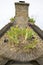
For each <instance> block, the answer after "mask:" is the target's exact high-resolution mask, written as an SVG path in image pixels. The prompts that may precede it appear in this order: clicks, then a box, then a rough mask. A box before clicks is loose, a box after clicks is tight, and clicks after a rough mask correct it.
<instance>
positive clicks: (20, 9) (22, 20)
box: [15, 1, 29, 27]
mask: <svg viewBox="0 0 43 65" xmlns="http://www.w3.org/2000/svg"><path fill="white" fill-rule="evenodd" d="M28 6H29V4H28V3H25V1H19V2H16V3H15V14H16V15H15V21H16V25H18V26H19V27H26V26H27V24H28Z"/></svg>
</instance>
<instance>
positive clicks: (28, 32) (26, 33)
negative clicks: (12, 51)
mask: <svg viewBox="0 0 43 65" xmlns="http://www.w3.org/2000/svg"><path fill="white" fill-rule="evenodd" d="M34 34H35V32H34V31H33V30H32V29H29V28H23V29H20V28H19V27H18V26H16V27H11V28H10V30H9V31H8V32H7V35H8V37H9V39H10V41H12V42H13V43H14V44H19V42H20V40H19V36H20V38H21V37H24V40H25V41H26V40H27V39H31V38H32V36H33V35H34ZM35 43H36V40H34V41H33V42H32V44H29V45H28V46H26V48H33V47H34V45H35Z"/></svg>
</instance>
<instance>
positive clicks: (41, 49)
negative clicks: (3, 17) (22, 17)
mask: <svg viewBox="0 0 43 65" xmlns="http://www.w3.org/2000/svg"><path fill="white" fill-rule="evenodd" d="M12 25H13V23H9V24H7V25H6V26H5V27H4V28H3V29H1V31H0V56H2V57H6V58H9V59H13V60H16V61H30V60H34V59H36V58H38V57H40V56H41V55H43V40H42V39H43V32H42V31H41V29H40V28H39V27H37V26H36V25H32V24H29V26H30V27H31V28H32V29H33V30H34V31H35V32H36V33H37V39H38V40H39V43H38V44H37V46H36V48H35V49H31V52H29V53H25V52H23V51H18V52H16V51H15V48H13V50H12V49H10V47H9V45H8V43H4V42H3V41H2V40H3V38H4V34H5V33H6V31H8V29H9V28H10V27H11V26H12ZM1 41H2V42H1Z"/></svg>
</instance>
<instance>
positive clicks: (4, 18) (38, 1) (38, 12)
mask: <svg viewBox="0 0 43 65" xmlns="http://www.w3.org/2000/svg"><path fill="white" fill-rule="evenodd" d="M18 1H19V0H0V29H1V28H2V27H3V26H5V25H6V24H7V23H8V22H10V20H9V19H10V18H11V17H14V16H15V6H14V3H15V2H18ZM21 1H23V0H21ZM24 1H25V2H28V3H30V7H29V16H30V17H33V18H34V19H35V20H36V23H35V24H36V25H38V26H39V27H40V28H41V29H42V30H43V0H24Z"/></svg>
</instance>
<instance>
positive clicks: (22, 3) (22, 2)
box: [15, 1, 29, 6]
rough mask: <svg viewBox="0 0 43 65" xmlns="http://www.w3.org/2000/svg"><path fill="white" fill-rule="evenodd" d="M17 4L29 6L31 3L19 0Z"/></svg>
mask: <svg viewBox="0 0 43 65" xmlns="http://www.w3.org/2000/svg"><path fill="white" fill-rule="evenodd" d="M15 5H27V6H29V3H25V1H19V2H15Z"/></svg>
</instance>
